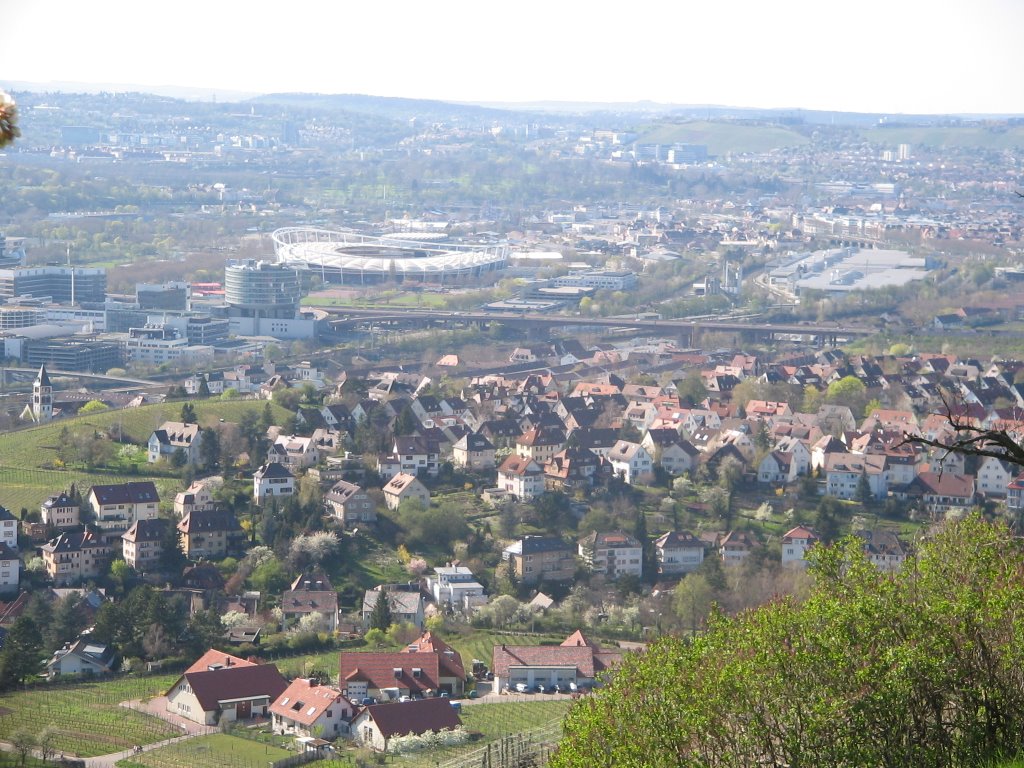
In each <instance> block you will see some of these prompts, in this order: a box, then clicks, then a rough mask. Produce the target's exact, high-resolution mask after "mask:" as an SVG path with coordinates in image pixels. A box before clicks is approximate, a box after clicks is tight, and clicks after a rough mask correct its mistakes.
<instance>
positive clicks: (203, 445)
mask: <svg viewBox="0 0 1024 768" xmlns="http://www.w3.org/2000/svg"><path fill="white" fill-rule="evenodd" d="M199 434H200V435H201V439H200V442H199V461H200V462H201V463H202V465H203V469H205V470H206V471H207V472H215V471H216V470H217V465H218V462H219V461H220V435H218V434H217V432H216V430H214V429H211V428H210V427H205V428H203V429H201V430H199Z"/></svg>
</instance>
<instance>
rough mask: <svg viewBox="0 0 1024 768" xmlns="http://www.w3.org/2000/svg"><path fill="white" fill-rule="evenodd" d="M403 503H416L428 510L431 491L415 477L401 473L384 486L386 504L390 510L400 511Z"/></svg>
mask: <svg viewBox="0 0 1024 768" xmlns="http://www.w3.org/2000/svg"><path fill="white" fill-rule="evenodd" d="M403 501H414V502H416V503H417V504H419V505H420V506H421V507H423V509H427V508H428V507H430V491H428V490H427V486H425V485H424V484H423V483H421V482H420V481H419V480H417V479H416V476H415V475H410V474H407V473H405V472H399V473H398V474H397V475H395V476H394V477H393V478H391V479H390V480H389V481H388V482H387V483H386V484H385V485H384V504H385V505H386V506H387V508H388V509H398V507H399V506H400V505H401V503H402V502H403Z"/></svg>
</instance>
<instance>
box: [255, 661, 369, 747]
mask: <svg viewBox="0 0 1024 768" xmlns="http://www.w3.org/2000/svg"><path fill="white" fill-rule="evenodd" d="M353 714H354V707H353V706H352V702H350V701H349V699H348V697H347V696H345V694H344V693H342V691H341V689H339V688H335V687H334V686H332V685H320V684H319V683H317V682H314V681H313V680H308V679H306V678H302V677H299V678H296V679H295V680H293V681H292V682H291V684H290V685H289V686H288V687H287V688H285V689H284V691H283V692H282V693H281V695H280V696H278V697H277V699H275V700H274V703H273V704H271V705H270V717H271V727H272V728H273V729H274V732H275V733H279V734H281V735H282V736H284V735H287V734H291V735H294V736H304V737H306V738H319V739H326V740H327V741H334V740H335V739H337V738H338V737H340V736H347V735H348V733H349V724H350V723H351V721H352V716H353Z"/></svg>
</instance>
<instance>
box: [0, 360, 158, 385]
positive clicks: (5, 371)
mask: <svg viewBox="0 0 1024 768" xmlns="http://www.w3.org/2000/svg"><path fill="white" fill-rule="evenodd" d="M46 373H47V374H49V375H50V376H66V377H69V378H76V379H94V380H96V381H110V382H116V383H118V384H122V383H123V384H126V385H128V386H127V387H124V388H125V389H138V388H139V387H166V386H167V385H166V384H162V383H161V382H159V381H150V380H149V379H134V378H132V377H131V376H107V375H106V374H103V373H89V372H87V371H61V370H57V369H54V368H47V369H46ZM38 374H39V369H38V368H18V367H15V366H0V381H3V383H4V384H6V383H7V379H8V378H11V379H24V380H25V381H32V380H33V379H35V377H36V376H37V375H38Z"/></svg>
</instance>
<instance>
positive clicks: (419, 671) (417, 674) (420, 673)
mask: <svg viewBox="0 0 1024 768" xmlns="http://www.w3.org/2000/svg"><path fill="white" fill-rule="evenodd" d="M412 676H413V677H415V678H417V679H419V678H421V677H423V670H422V669H420V668H419V667H413V668H412Z"/></svg>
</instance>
